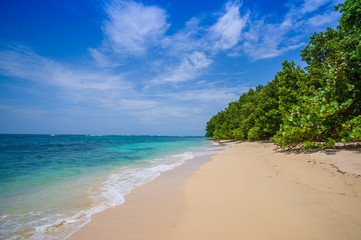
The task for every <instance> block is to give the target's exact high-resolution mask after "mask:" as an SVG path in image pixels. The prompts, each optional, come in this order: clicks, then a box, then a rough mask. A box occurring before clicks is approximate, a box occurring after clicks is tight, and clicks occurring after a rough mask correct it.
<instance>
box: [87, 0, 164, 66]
mask: <svg viewBox="0 0 361 240" xmlns="http://www.w3.org/2000/svg"><path fill="white" fill-rule="evenodd" d="M105 12H106V14H107V19H106V20H105V21H104V26H103V33H104V38H105V39H104V41H103V45H102V46H101V47H100V48H98V49H90V52H91V54H92V56H93V57H94V59H95V60H96V61H98V63H99V65H100V66H102V67H104V66H109V64H110V63H111V62H110V61H112V60H113V59H116V60H119V58H120V59H121V58H123V57H127V56H136V57H139V56H143V55H145V54H146V53H147V50H148V49H149V48H151V47H154V46H157V45H159V43H160V41H161V39H162V38H163V37H164V33H165V32H166V31H167V29H168V28H169V26H170V24H168V23H167V15H166V12H165V11H164V10H163V9H161V8H159V7H157V6H145V5H144V4H142V3H137V2H134V1H122V0H118V1H111V2H110V3H109V4H107V5H106V8H105ZM110 66H111V65H110Z"/></svg>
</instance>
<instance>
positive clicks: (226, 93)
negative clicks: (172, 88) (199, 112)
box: [166, 88, 249, 104]
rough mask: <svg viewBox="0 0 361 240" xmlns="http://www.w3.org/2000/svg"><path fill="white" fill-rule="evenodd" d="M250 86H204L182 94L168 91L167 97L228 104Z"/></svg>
mask: <svg viewBox="0 0 361 240" xmlns="http://www.w3.org/2000/svg"><path fill="white" fill-rule="evenodd" d="M248 89H249V88H241V89H240V88H204V89H195V90H186V91H183V92H182V93H181V94H179V93H168V94H166V96H167V97H171V98H174V99H177V100H181V101H199V102H204V103H208V102H212V103H214V102H217V103H218V104H227V103H228V102H230V101H235V100H237V99H238V98H239V96H240V94H242V93H243V92H246V91H247V90H248Z"/></svg>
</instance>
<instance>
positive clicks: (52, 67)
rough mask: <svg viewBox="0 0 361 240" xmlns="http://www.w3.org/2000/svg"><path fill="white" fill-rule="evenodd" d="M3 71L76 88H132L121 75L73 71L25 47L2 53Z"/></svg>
mask: <svg viewBox="0 0 361 240" xmlns="http://www.w3.org/2000/svg"><path fill="white" fill-rule="evenodd" d="M0 73H1V74H2V75H5V76H11V77H19V78H22V79H26V80H31V81H34V82H38V83H42V84H47V85H52V86H57V87H62V88H68V89H72V90H79V89H97V90H106V89H113V88H119V89H127V88H130V85H129V84H127V83H125V82H124V81H123V80H122V78H121V77H120V76H116V75H107V74H103V73H97V72H91V71H79V70H72V69H71V68H69V67H65V66H64V65H62V64H60V63H58V62H56V61H54V60H51V59H49V58H45V57H42V56H39V55H37V54H36V53H34V52H33V51H32V50H30V49H28V48H25V47H15V48H14V49H8V50H3V51H1V52H0Z"/></svg>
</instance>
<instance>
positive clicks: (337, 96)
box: [206, 0, 361, 148]
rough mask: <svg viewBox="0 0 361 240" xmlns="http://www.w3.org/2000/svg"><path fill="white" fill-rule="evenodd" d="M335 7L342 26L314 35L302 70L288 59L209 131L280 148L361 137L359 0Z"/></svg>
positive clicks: (232, 105) (212, 134) (214, 119)
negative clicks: (271, 78) (268, 140)
mask: <svg viewBox="0 0 361 240" xmlns="http://www.w3.org/2000/svg"><path fill="white" fill-rule="evenodd" d="M335 8H336V10H339V11H340V12H341V13H342V17H341V19H340V21H339V26H338V27H337V29H332V28H328V29H327V31H326V32H321V33H315V34H313V35H312V36H311V37H310V41H309V43H308V44H307V45H306V46H305V47H304V49H302V51H301V57H302V60H303V61H305V62H306V63H307V66H306V67H305V68H304V69H303V68H301V67H300V66H296V64H295V63H294V62H293V61H291V62H289V61H284V62H283V63H282V70H281V71H279V72H277V74H276V75H275V77H274V79H273V80H272V81H270V82H268V84H267V85H265V86H261V85H259V86H257V87H256V88H255V89H250V90H249V91H248V92H246V93H244V94H242V96H240V98H239V100H238V101H235V102H231V103H230V104H229V106H228V107H227V108H226V109H225V110H224V111H221V112H219V113H217V114H216V115H214V116H213V117H212V118H211V119H210V120H209V122H208V123H207V126H206V136H207V137H213V138H218V139H231V138H232V139H237V140H266V139H271V140H274V141H275V143H276V144H277V145H279V146H280V147H282V148H286V147H287V148H289V147H295V146H298V145H300V144H301V145H302V146H303V147H305V148H308V147H317V146H323V147H331V146H333V145H334V144H335V143H336V142H343V143H347V142H350V141H361V41H360V40H361V0H347V1H345V2H344V3H342V4H339V5H338V6H336V7H335Z"/></svg>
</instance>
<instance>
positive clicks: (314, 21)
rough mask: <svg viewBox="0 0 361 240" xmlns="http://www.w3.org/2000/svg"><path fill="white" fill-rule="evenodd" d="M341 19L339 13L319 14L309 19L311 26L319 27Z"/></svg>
mask: <svg viewBox="0 0 361 240" xmlns="http://www.w3.org/2000/svg"><path fill="white" fill-rule="evenodd" d="M339 18H340V13H339V12H330V13H325V14H319V15H316V16H313V17H311V18H309V19H308V24H309V25H311V26H315V27H319V26H323V25H325V24H328V23H333V22H336V21H337V20H338V19H339Z"/></svg>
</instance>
